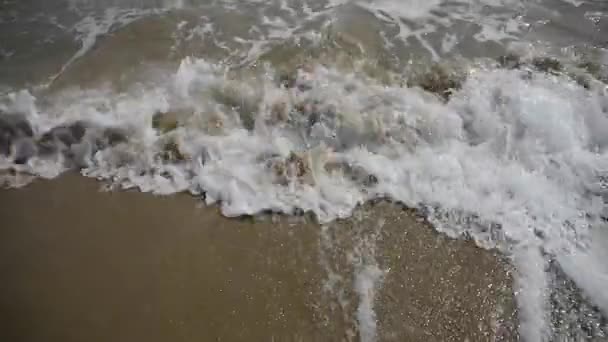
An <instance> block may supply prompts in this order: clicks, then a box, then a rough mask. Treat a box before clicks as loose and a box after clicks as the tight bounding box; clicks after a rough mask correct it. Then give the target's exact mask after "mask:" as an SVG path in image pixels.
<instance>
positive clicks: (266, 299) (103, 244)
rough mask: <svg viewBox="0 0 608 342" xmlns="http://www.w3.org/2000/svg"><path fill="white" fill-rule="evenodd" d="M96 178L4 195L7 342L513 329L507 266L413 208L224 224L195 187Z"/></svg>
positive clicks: (426, 335)
mask: <svg viewBox="0 0 608 342" xmlns="http://www.w3.org/2000/svg"><path fill="white" fill-rule="evenodd" d="M100 185H101V183H100V182H98V181H96V180H93V179H88V178H85V177H81V176H79V175H75V174H66V175H63V176H61V177H59V178H57V179H54V180H50V181H45V180H37V181H35V182H34V183H32V184H30V185H28V186H26V187H24V188H20V189H9V190H1V191H0V203H3V204H2V206H0V207H1V208H0V218H1V219H2V221H3V222H4V223H5V224H3V228H1V229H0V241H1V242H0V255H1V257H0V260H2V264H1V267H0V271H1V272H2V275H3V279H6V280H5V281H4V282H3V284H2V285H0V303H1V304H0V305H1V307H2V308H3V310H1V311H3V312H4V313H5V315H6V316H5V317H2V318H4V320H5V322H8V323H9V324H8V326H9V327H10V328H9V329H8V330H5V331H4V332H3V333H2V334H6V336H4V337H5V338H3V339H6V340H11V341H36V340H46V341H81V340H87V341H107V340H112V341H137V340H147V341H176V340H178V341H190V340H197V341H217V340H221V341H237V340H242V339H244V338H247V339H250V340H272V339H275V340H281V341H284V340H286V341H289V340H293V341H309V340H330V341H333V340H344V341H359V340H365V339H368V338H370V336H371V338H376V339H377V340H378V341H401V340H404V339H408V340H419V339H421V338H422V339H424V340H427V341H461V340H464V339H465V338H468V339H469V340H470V341H483V340H488V339H491V338H492V335H494V333H495V331H496V330H499V331H500V332H499V334H503V336H505V335H504V334H507V335H508V336H506V337H505V338H506V339H503V340H511V338H515V337H514V336H515V335H516V332H515V330H516V329H515V326H516V323H515V322H516V318H515V316H516V315H515V308H514V303H513V296H512V289H511V285H512V279H511V275H510V272H509V268H510V267H509V266H508V265H507V264H506V263H505V262H504V260H502V258H500V257H499V256H498V255H497V254H496V253H495V252H492V251H486V250H482V249H480V248H478V247H476V246H474V244H473V243H472V242H471V241H462V240H452V239H450V238H448V237H445V236H442V235H440V234H439V233H437V232H436V231H434V230H433V229H431V227H429V226H428V225H427V224H426V223H424V222H422V220H420V219H419V218H417V217H416V215H415V214H414V213H413V212H412V211H409V210H403V209H400V208H398V207H397V206H394V205H391V204H388V203H378V204H375V205H367V206H364V207H363V208H361V209H359V210H357V212H356V213H355V215H354V216H353V218H351V219H347V220H340V221H337V222H334V223H331V224H328V225H323V226H319V225H318V224H316V223H311V222H306V220H304V219H300V218H298V219H294V218H289V217H279V216H278V215H277V216H272V217H270V216H265V217H253V218H248V219H229V218H225V217H223V216H221V215H220V213H219V209H218V208H217V207H206V206H204V205H203V204H202V203H201V202H200V201H197V200H195V199H193V198H192V197H191V196H189V195H186V194H178V195H173V196H153V195H150V194H146V193H140V192H138V191H113V192H101V191H99V190H100ZM371 271H375V272H376V273H373V272H372V273H370V272H371ZM372 274H376V275H377V277H376V278H373V279H372V281H371V282H370V281H369V279H371V278H369V279H368V278H366V277H367V276H368V275H372ZM374 279H375V280H374ZM376 280H377V281H376ZM362 284H363V287H362ZM366 286H367V287H366ZM374 315H375V319H374ZM499 321H505V322H506V323H504V324H500V323H498V325H500V327H497V322H499ZM369 334H372V335H369ZM509 336H511V337H509Z"/></svg>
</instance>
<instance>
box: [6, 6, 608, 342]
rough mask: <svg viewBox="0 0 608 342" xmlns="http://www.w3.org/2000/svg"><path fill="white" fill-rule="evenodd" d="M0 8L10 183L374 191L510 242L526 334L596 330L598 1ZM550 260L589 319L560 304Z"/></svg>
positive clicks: (333, 214)
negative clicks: (75, 172)
mask: <svg viewBox="0 0 608 342" xmlns="http://www.w3.org/2000/svg"><path fill="white" fill-rule="evenodd" d="M2 6H4V8H5V9H8V10H5V11H2V13H3V14H2V17H1V18H0V32H2V33H0V34H2V36H0V38H1V41H2V42H3V44H2V46H1V49H0V53H1V54H2V58H3V60H2V65H1V67H0V80H2V81H1V82H2V84H1V85H0V90H1V91H2V92H3V95H2V101H1V104H0V109H2V111H3V112H5V113H18V114H16V115H17V116H15V114H4V115H7V116H5V117H4V118H5V119H3V121H2V122H1V123H2V125H3V126H2V127H0V129H3V130H4V131H3V134H4V136H5V137H8V138H6V139H4V138H3V139H4V140H2V141H0V143H2V144H4V145H5V146H4V150H5V151H6V152H7V153H6V154H7V155H6V156H1V157H0V167H1V168H2V169H3V170H9V169H11V170H15V171H13V172H12V173H10V172H7V173H6V175H5V176H4V179H3V180H4V182H5V183H6V185H7V186H22V185H25V184H26V183H27V179H26V178H24V177H25V176H24V175H32V176H34V177H43V178H54V177H56V176H58V175H59V174H61V173H62V172H64V171H66V170H68V169H73V168H77V169H79V170H81V173H83V174H84V175H86V176H89V177H95V178H98V179H103V180H107V181H110V183H112V184H113V186H115V187H117V188H137V189H139V190H141V191H145V192H153V193H156V194H172V193H177V192H189V193H191V194H193V195H195V196H198V197H200V198H202V199H204V200H205V202H206V203H207V204H218V205H219V206H220V208H221V211H222V213H223V214H224V215H226V216H230V217H232V216H242V215H255V214H259V213H263V212H282V213H286V214H296V215H297V214H301V213H306V212H309V213H312V214H314V216H315V217H316V218H317V219H318V220H319V221H320V222H321V223H326V222H332V221H334V220H336V219H338V218H346V217H350V216H351V215H352V213H353V210H354V209H355V208H356V207H357V206H359V205H361V204H363V203H366V202H367V201H370V200H374V199H378V198H389V199H392V200H394V201H397V202H401V203H403V204H405V205H407V206H409V207H411V208H416V209H419V210H420V212H422V213H424V214H425V215H426V216H427V218H428V219H429V220H430V221H431V222H432V223H433V225H434V226H435V228H436V229H437V230H439V231H440V232H443V233H446V234H448V235H449V236H452V237H463V238H471V239H473V240H475V241H476V242H477V244H478V245H479V246H481V247H484V248H498V249H499V250H501V251H502V252H503V253H504V254H505V255H506V256H508V257H509V258H511V260H512V262H513V265H514V266H515V268H516V270H517V271H516V290H517V301H518V303H519V307H518V310H519V321H520V334H521V336H522V337H523V338H524V339H526V340H529V341H542V340H552V339H562V338H573V339H582V338H587V337H588V338H591V337H592V336H591V335H593V336H595V337H596V338H605V337H606V336H605V334H606V327H605V321H606V320H605V319H604V318H603V316H602V314H604V315H605V314H608V306H606V305H607V303H606V298H604V297H605V296H604V294H603V291H602V290H601V289H603V288H604V285H607V283H606V277H607V274H608V273H607V270H606V267H605V262H603V261H602V259H603V257H602V256H601V255H602V252H601V251H602V249H603V248H604V246H605V244H604V243H603V241H604V240H605V239H603V238H602V236H603V235H602V234H603V233H602V232H603V230H605V229H606V227H605V217H606V212H605V209H604V207H605V204H604V198H605V177H606V175H605V172H606V170H607V169H608V158H607V157H608V155H607V154H606V153H607V152H606V147H607V144H608V140H606V133H608V118H607V117H606V115H607V113H608V97H607V94H606V92H607V88H606V81H607V80H608V73H607V63H608V54H607V51H606V44H607V43H608V42H607V41H606V38H605V37H606V36H607V32H608V17H607V16H608V5H606V3H605V2H603V1H557V0H556V1H518V0H477V1H441V0H434V1H417V0H408V1H397V0H376V1H363V0H361V1H346V0H344V1H338V0H335V1H304V2H302V1H288V0H284V1H270V2H269V1H245V2H237V1H228V0H223V1H156V2H145V5H144V2H142V1H126V2H125V1H103V2H101V1H67V2H54V4H53V5H52V6H51V5H49V4H48V2H36V1H31V2H17V1H14V2H12V1H4V2H3V4H2ZM5 42H6V43H5ZM499 56H510V57H508V58H502V59H501V58H498V59H497V57H499ZM499 61H502V63H501V62H499ZM19 115H20V116H19ZM17 117H18V118H21V119H22V122H26V123H25V125H31V130H32V132H31V134H30V133H28V132H26V131H27V130H23V129H21V130H20V129H16V128H15V127H17V126H15V125H16V124H15V121H16V120H17V121H18V119H17ZM0 118H3V117H0ZM9 118H10V119H9ZM23 120H26V121H23ZM76 122H78V123H77V124H75V123H76ZM6 127H9V128H6ZM0 147H2V146H0ZM43 151H46V152H44V153H43ZM15 174H17V176H15ZM24 179H25V180H24ZM553 265H557V267H553ZM583 266H584V267H583ZM555 270H559V272H557V271H555ZM377 271H378V270H375V269H373V268H367V267H363V268H362V272H363V273H362V274H367V275H368V276H369V277H370V278H371V279H372V280H373V281H371V283H369V282H366V281H361V282H359V286H358V287H356V289H355V290H356V291H360V293H361V294H362V298H365V294H366V293H367V292H368V290H370V289H369V288H368V287H369V286H372V289H371V290H373V288H375V287H377V286H381V283H382V282H381V278H382V277H381V275H380V274H379V273H378V272H377ZM560 272H561V273H560ZM556 274H559V275H556ZM563 278H568V279H566V280H568V281H571V282H573V283H574V284H575V285H573V286H571V287H572V288H574V290H573V291H575V292H576V291H579V292H580V293H579V295H580V296H579V297H577V299H576V300H575V301H576V304H574V307H575V309H573V313H572V314H571V315H570V316H572V317H571V318H570V320H573V321H576V322H578V321H580V320H583V321H584V322H583V324H582V325H585V324H587V325H589V324H591V325H596V326H597V329H594V330H592V331H591V332H589V329H586V330H585V329H582V328H580V325H581V324H579V325H578V326H577V325H576V324H571V326H572V328H567V329H563V326H565V325H566V324H565V323H563V322H562V321H560V320H559V319H557V320H556V319H554V317H555V316H556V312H557V311H559V310H560V309H559V308H558V307H557V304H555V303H556V302H560V300H559V299H560V298H563V297H564V296H567V295H562V294H561V293H562V292H564V291H565V292H568V291H566V290H564V288H565V287H567V286H565V285H563V284H562V283H561V282H562V281H561V280H560V279H563ZM368 280H369V279H368ZM578 289H580V290H578ZM556 296H557V297H559V298H558V300H554V299H552V298H555V297H556ZM560 296H561V297H560ZM568 298H570V297H568ZM367 303H368V306H369V307H368V309H366V310H364V311H362V312H361V314H360V316H359V317H360V329H363V330H365V331H369V332H370V334H371V335H365V334H364V335H365V336H368V337H369V336H374V334H375V331H376V329H377V327H376V325H375V324H373V322H375V319H374V318H373V316H370V315H371V314H373V310H372V308H373V306H372V302H369V301H368V302H367ZM583 307H589V310H591V311H593V312H594V314H593V315H587V314H586V313H585V312H586V311H585V310H584V309H583ZM577 308H578V309H577ZM585 317H587V318H585ZM598 317H599V318H598ZM569 326H570V325H569ZM581 329H582V330H581ZM363 330H362V331H363ZM585 334H587V335H590V336H586V335H585ZM362 336H363V335H362ZM369 338H373V337H369Z"/></svg>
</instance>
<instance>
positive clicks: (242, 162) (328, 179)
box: [8, 59, 608, 340]
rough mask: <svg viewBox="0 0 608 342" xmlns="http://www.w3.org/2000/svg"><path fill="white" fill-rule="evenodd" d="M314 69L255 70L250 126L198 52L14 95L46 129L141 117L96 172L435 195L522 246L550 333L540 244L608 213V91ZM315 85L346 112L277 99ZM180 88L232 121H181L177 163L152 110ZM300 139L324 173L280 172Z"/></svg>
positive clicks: (440, 203) (453, 221)
mask: <svg viewBox="0 0 608 342" xmlns="http://www.w3.org/2000/svg"><path fill="white" fill-rule="evenodd" d="M302 75H303V76H305V77H303V80H304V81H303V82H308V83H310V84H311V85H313V88H312V90H310V91H308V92H302V91H300V90H297V88H294V89H279V88H276V86H274V85H273V83H272V81H271V79H270V78H269V77H261V78H260V77H257V78H251V79H244V80H242V82H240V83H239V87H238V89H240V90H239V93H240V94H241V95H240V96H243V99H242V100H241V101H250V100H248V99H249V98H252V99H253V98H259V99H260V101H261V102H260V103H259V104H258V105H257V106H256V108H258V109H259V110H260V113H259V114H257V115H255V116H254V118H253V119H254V122H255V128H254V129H253V130H251V131H249V130H246V129H244V128H242V127H241V125H240V124H239V121H240V118H239V115H238V114H237V113H236V112H234V111H231V110H229V109H227V108H225V107H222V106H220V105H219V104H218V103H215V102H214V100H213V99H212V98H211V97H209V96H208V95H206V94H208V93H209V89H211V88H213V87H218V86H222V85H225V84H230V83H229V82H227V81H226V80H225V78H224V71H223V69H222V68H221V67H218V66H215V65H213V64H210V63H207V62H205V61H203V60H196V59H186V60H184V61H183V63H182V64H181V66H180V68H179V70H178V71H177V72H176V73H175V75H173V76H172V77H171V80H170V81H169V82H165V83H162V84H159V85H158V86H157V87H156V88H149V89H143V90H142V89H139V90H138V91H133V92H132V93H123V94H113V93H108V91H98V92H95V91H87V92H86V93H80V94H78V93H76V94H68V95H61V96H58V97H56V98H53V99H47V100H50V103H51V104H52V105H51V106H49V107H40V108H39V107H37V106H36V105H35V103H34V99H33V97H31V95H27V94H24V93H21V94H15V95H12V97H9V99H8V103H9V104H8V106H14V107H15V108H16V107H19V109H20V111H22V112H26V113H28V118H29V119H30V120H32V121H33V123H34V126H35V128H36V129H38V130H42V128H43V127H48V126H49V125H51V124H60V123H62V122H65V121H70V120H73V119H75V118H78V119H81V120H89V121H93V122H99V123H102V124H104V125H108V124H112V125H116V126H120V127H127V128H129V129H130V130H131V131H132V134H131V140H130V143H129V144H127V145H119V146H117V147H115V148H112V149H107V150H104V151H100V152H98V153H96V154H95V155H94V156H93V158H92V160H91V164H90V166H89V167H88V168H86V169H84V170H83V173H84V174H85V175H88V176H92V177H97V178H101V179H107V180H110V181H112V182H114V183H115V184H118V185H120V186H122V187H125V188H129V187H137V188H139V189H141V190H142V191H151V192H155V193H160V194H170V193H174V192H181V191H189V192H191V193H193V194H196V195H199V194H201V193H203V192H204V193H205V199H206V201H207V203H210V204H211V203H220V205H221V208H222V212H223V213H224V214H225V215H227V216H237V215H243V214H256V213H259V212H260V211H263V210H273V211H281V212H287V213H291V212H293V211H294V210H295V209H296V208H299V209H302V210H305V211H312V212H314V213H315V214H316V215H317V217H318V218H319V219H320V221H322V222H327V221H330V220H333V219H335V218H338V217H346V216H348V215H350V214H351V212H352V210H353V209H354V208H355V207H356V206H357V205H358V204H361V203H363V202H365V201H366V200H369V199H372V198H376V197H384V196H388V197H390V198H392V199H394V200H398V201H401V202H403V203H405V204H407V205H409V206H411V207H417V208H423V209H425V210H427V212H428V213H429V215H430V218H431V220H432V221H433V222H434V223H435V225H436V227H437V228H438V229H439V230H441V231H444V232H447V233H448V234H450V235H454V236H460V235H462V234H464V233H465V232H466V233H467V234H469V235H471V236H473V237H474V238H475V239H476V240H477V241H478V242H479V243H480V244H482V245H484V246H488V247H494V246H498V247H501V248H504V249H506V250H508V251H511V253H512V254H513V255H514V256H515V264H516V265H517V266H521V267H520V268H519V274H520V277H519V287H520V290H521V291H520V295H519V298H521V300H520V303H522V309H521V311H522V315H523V319H524V321H523V322H522V324H523V326H524V334H525V335H526V336H530V338H532V339H531V340H537V339H536V338H540V337H541V336H544V335H543V334H544V333H545V330H546V328H545V319H544V318H543V317H544V316H543V312H544V311H543V310H544V307H545V303H544V291H546V279H545V275H544V269H543V263H544V259H543V257H541V256H540V253H541V252H542V253H548V255H557V256H562V255H564V256H566V255H569V253H571V252H572V251H573V250H575V249H576V248H577V246H578V245H579V243H580V241H581V239H583V240H584V238H585V237H586V236H587V235H588V233H589V228H590V227H591V226H592V225H594V224H596V222H597V219H598V218H599V216H600V214H601V213H602V209H603V201H602V198H601V187H599V186H598V176H600V175H601V174H603V172H605V170H608V158H607V157H608V156H607V155H606V148H607V147H608V140H607V139H606V138H605V137H606V134H607V133H608V119H607V118H606V117H605V114H604V111H605V109H606V107H607V104H608V102H607V100H606V95H605V94H604V93H603V92H602V91H587V90H585V89H583V88H582V87H580V86H579V85H577V84H576V83H574V82H572V81H570V80H569V79H567V78H565V77H560V76H552V75H547V74H540V73H533V74H532V75H531V76H528V74H527V73H526V72H524V71H518V70H512V71H508V70H492V69H489V70H483V69H482V70H477V71H476V72H475V73H472V74H471V75H470V76H469V78H468V80H467V81H466V82H465V84H464V85H463V88H462V89H461V90H460V91H459V92H457V93H455V94H454V95H453V97H452V99H451V100H450V101H449V102H448V103H447V104H444V103H443V102H442V101H440V100H439V99H438V98H435V97H433V96H431V95H430V94H428V93H424V92H423V91H421V90H420V89H415V88H401V87H398V86H396V87H387V86H384V85H380V84H376V83H375V82H374V81H372V80H370V79H365V78H361V77H359V76H355V75H348V74H344V73H341V72H338V71H336V70H332V69H327V68H324V67H321V66H318V67H317V68H316V69H314V70H308V71H307V72H306V73H303V74H302ZM85 95H86V96H85ZM306 99H309V100H316V101H318V102H319V103H323V104H327V105H330V106H332V107H333V108H336V114H335V117H333V118H326V119H327V120H326V121H323V120H322V121H320V122H318V123H317V124H316V125H315V126H314V127H313V128H314V130H313V131H314V132H316V133H314V134H310V135H309V136H306V135H302V131H301V130H299V129H297V128H294V126H293V125H296V124H295V123H292V124H287V123H285V124H272V123H271V121H272V120H271V117H272V115H271V113H269V112H270V111H271V108H272V107H273V105H274V104H276V103H277V101H285V103H286V104H287V105H288V106H292V105H293V104H295V103H296V102H298V101H304V100H306ZM175 104H179V105H180V106H181V107H183V108H192V109H193V113H195V114H194V118H195V119H196V120H199V121H200V122H206V120H208V119H209V115H211V114H210V113H211V112H216V113H217V112H219V113H220V114H221V115H220V116H221V117H223V118H224V125H223V127H222V129H221V131H220V132H219V133H213V134H212V133H209V132H208V131H206V130H205V129H201V128H200V127H197V126H196V125H188V126H185V127H181V128H178V129H177V130H175V131H174V132H172V133H171V134H172V135H174V136H175V138H176V141H177V142H178V144H179V146H180V148H181V149H183V150H184V152H187V153H188V155H190V156H191V158H190V159H188V160H186V161H183V162H180V163H166V162H163V161H162V160H161V159H159V158H158V157H157V154H158V152H159V147H158V141H159V139H161V138H162V137H159V136H158V135H157V133H156V132H155V131H154V130H153V129H152V128H151V127H150V120H151V116H152V114H153V113H154V112H156V111H167V110H169V109H171V107H172V106H173V105H175ZM293 119H294V120H296V119H297V117H294V118H293ZM269 120H271V121H269ZM49 121H50V122H49ZM296 121H297V120H296ZM294 122H295V121H294ZM296 127H297V125H296ZM291 151H295V152H298V153H303V154H304V155H305V157H304V158H305V159H307V160H310V162H311V163H312V164H311V169H312V175H311V177H312V180H313V181H312V182H300V181H298V180H297V179H290V180H289V181H288V182H287V184H282V183H277V182H276V181H275V180H274V178H273V174H272V171H271V170H270V169H269V168H268V164H267V161H268V160H264V158H263V157H262V156H269V155H275V156H278V157H279V158H286V157H287V156H288V155H289V153H290V152H291ZM329 161H335V162H340V161H342V162H347V163H348V164H349V165H351V166H352V167H358V168H361V169H363V170H364V171H365V172H367V173H368V174H371V175H374V176H375V178H376V179H377V184H376V185H371V186H370V185H362V184H360V183H357V182H356V181H353V180H351V179H350V178H349V177H348V176H347V175H346V174H345V173H344V172H335V171H332V172H330V171H325V169H324V167H323V164H324V163H327V162H329ZM28 167H29V168H30V169H31V172H32V173H34V174H39V175H43V174H44V173H45V170H46V169H48V165H43V164H40V165H39V164H36V163H34V162H30V164H29V165H28ZM150 170H153V172H149V171H150ZM360 271H361V272H360V278H357V281H356V282H357V283H358V284H359V285H358V286H359V287H358V291H360V293H361V296H362V303H363V304H364V306H365V305H371V304H370V302H369V301H370V300H371V298H372V297H369V298H368V297H365V296H367V294H368V292H369V291H370V287H369V286H371V285H370V284H375V282H376V281H377V276H378V274H379V273H378V270H377V268H373V267H372V268H369V267H367V266H366V267H363V268H362V269H361V270H360ZM580 272H581V275H580V276H579V277H578V278H577V279H582V281H583V282H584V283H588V284H594V281H595V280H589V279H591V278H586V277H587V272H592V270H591V269H589V268H586V269H583V270H580ZM592 276H594V275H589V277H592ZM358 277H359V276H358ZM589 286H590V287H589V288H590V289H591V290H590V291H593V289H595V287H593V286H595V285H589ZM598 300H599V301H602V300H603V299H602V298H598ZM366 301H367V302H366ZM365 303H367V304H365ZM368 309H369V308H367V309H366V308H365V307H364V308H363V309H362V313H361V315H362V317H361V321H362V322H367V323H361V324H362V329H367V328H369V329H370V331H371V330H373V329H372V328H373V326H372V325H367V326H366V325H365V324H371V323H369V322H371V321H370V319H371V318H370V317H368V316H365V315H369V310H368ZM363 316H365V317H363ZM365 327H367V328H365Z"/></svg>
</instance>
